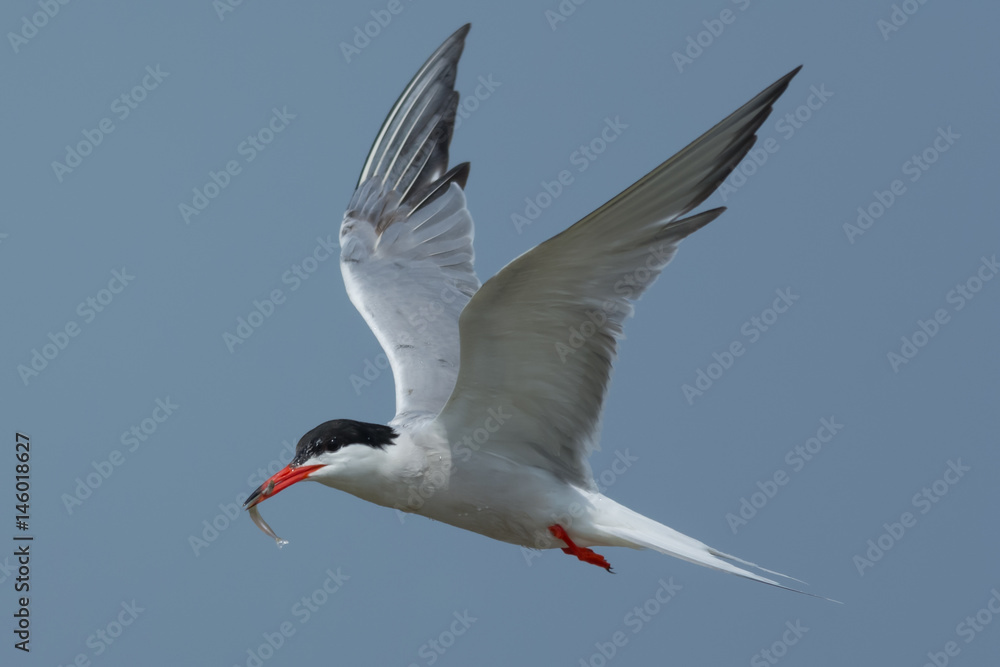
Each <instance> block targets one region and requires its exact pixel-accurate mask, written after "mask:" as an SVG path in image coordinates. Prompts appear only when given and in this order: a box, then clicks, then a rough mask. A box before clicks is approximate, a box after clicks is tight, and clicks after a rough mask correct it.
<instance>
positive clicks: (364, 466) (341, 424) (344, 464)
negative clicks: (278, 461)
mask: <svg viewBox="0 0 1000 667" xmlns="http://www.w3.org/2000/svg"><path fill="white" fill-rule="evenodd" d="M398 435H399V434H398V433H396V431H394V430H393V429H392V427H390V426H382V425H380V424H367V423H365V422H357V421H354V420H352V419H334V420H331V421H328V422H324V423H322V424H320V425H319V426H317V427H316V428H314V429H313V430H311V431H309V432H308V433H306V434H305V435H304V436H302V438H300V439H299V444H298V445H296V447H295V456H294V457H293V458H292V461H291V462H290V463H289V464H288V465H287V466H285V467H284V468H282V469H281V470H279V471H278V472H276V473H275V474H274V475H272V476H271V477H270V479H268V480H267V481H266V482H264V483H263V484H261V485H260V486H259V487H257V490H256V491H254V492H253V493H251V494H250V497H249V498H247V499H246V502H244V503H243V507H244V509H249V508H251V507H253V506H254V505H256V504H258V503H260V502H263V501H264V500H267V499H268V498H270V497H271V496H273V495H274V494H276V493H278V492H279V491H281V490H282V489H286V488H288V487H289V486H291V485H292V484H295V483H296V482H301V481H302V480H305V479H308V480H312V481H315V482H322V483H323V484H326V485H327V486H332V487H334V488H343V489H344V490H348V489H347V488H345V487H349V486H350V485H351V484H352V482H355V481H357V480H363V479H365V478H368V477H370V475H371V474H372V473H373V472H374V471H375V470H377V468H378V466H379V464H380V463H381V462H382V459H383V457H384V456H385V454H384V450H385V448H386V447H388V446H389V445H392V444H393V440H395V439H396V437H397V436H398Z"/></svg>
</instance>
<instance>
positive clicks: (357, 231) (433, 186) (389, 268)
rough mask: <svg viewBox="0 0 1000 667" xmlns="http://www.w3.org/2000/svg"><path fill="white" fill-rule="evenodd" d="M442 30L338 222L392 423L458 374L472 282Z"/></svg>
mask: <svg viewBox="0 0 1000 667" xmlns="http://www.w3.org/2000/svg"><path fill="white" fill-rule="evenodd" d="M468 31H469V26H468V25H465V26H463V27H462V28H460V29H459V30H458V31H456V32H455V34H453V35H452V36H451V37H449V38H448V39H447V40H445V42H444V43H443V44H442V45H441V46H440V47H439V48H438V49H437V50H436V51H435V52H434V53H433V54H432V55H431V57H430V58H429V59H428V60H427V62H426V63H424V65H423V66H422V67H421V68H420V70H419V71H418V72H417V74H416V75H415V76H414V77H413V79H412V80H411V81H410V83H409V85H407V87H406V89H405V90H404V91H403V93H402V95H400V97H399V99H398V100H397V101H396V104H395V105H394V106H393V108H392V110H391V111H390V112H389V115H388V117H387V118H386V120H385V123H384V124H383V125H382V129H381V130H380V131H379V133H378V136H377V137H376V139H375V142H374V144H373V145H372V148H371V151H370V152H369V155H368V158H367V160H366V161H365V165H364V167H363V168H362V170H361V176H360V179H359V181H358V186H357V189H356V190H355V192H354V196H353V197H352V198H351V202H350V204H349V206H348V209H347V212H346V213H345V214H344V221H343V223H342V224H341V228H340V246H341V255H340V266H341V271H342V273H343V275H344V283H345V285H346V287H347V294H348V296H350V298H351V301H352V302H353V303H354V305H355V307H356V308H357V309H358V311H359V312H360V313H361V314H362V316H364V318H365V321H366V322H367V323H368V326H369V327H371V330H372V332H373V333H374V334H375V336H376V338H378V341H379V343H380V344H381V345H382V349H383V350H385V354H386V356H387V357H388V359H389V364H390V366H391V367H392V372H393V375H394V377H395V382H396V417H395V419H394V420H393V423H394V424H396V425H398V424H401V423H403V422H406V421H408V420H411V419H414V418H418V417H421V416H434V415H437V414H438V412H439V411H440V410H441V407H442V406H443V405H444V404H445V401H447V399H448V396H449V395H450V394H451V391H452V389H453V387H454V386H455V378H456V377H457V375H458V363H459V344H458V317H459V314H460V313H461V312H462V309H463V308H464V307H465V305H466V304H467V303H468V301H469V298H470V297H471V296H472V295H473V294H474V293H475V292H476V290H477V289H479V278H477V277H476V273H475V270H474V269H473V259H474V253H473V250H472V239H473V225H472V216H471V215H470V214H469V211H468V210H467V209H466V206H465V194H464V192H463V191H462V188H463V187H464V185H465V180H466V178H467V177H468V173H469V165H468V163H463V164H460V165H457V166H456V167H454V168H453V169H451V170H447V169H448V148H449V144H450V142H451V135H452V130H453V128H454V123H455V109H456V105H457V103H458V93H456V92H455V90H454V84H455V76H456V70H457V66H458V59H459V57H460V56H461V54H462V48H463V45H464V40H465V36H466V34H467V33H468Z"/></svg>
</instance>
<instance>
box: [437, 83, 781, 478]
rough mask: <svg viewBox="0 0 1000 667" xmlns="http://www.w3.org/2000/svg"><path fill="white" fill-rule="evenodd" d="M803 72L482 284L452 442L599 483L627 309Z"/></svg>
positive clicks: (444, 416) (470, 313)
mask: <svg viewBox="0 0 1000 667" xmlns="http://www.w3.org/2000/svg"><path fill="white" fill-rule="evenodd" d="M796 72H798V69H796V70H794V71H792V72H790V73H789V74H788V75H786V76H784V77H782V78H781V79H780V80H778V81H777V82H775V83H774V84H773V85H771V86H770V87H768V88H767V89H766V90H764V91H763V92H762V93H760V94H759V95H757V96H756V97H755V98H753V99H752V100H751V101H750V102H748V103H747V104H745V105H744V106H742V107H740V108H739V109H738V110H736V111H735V112H734V113H733V114H731V115H730V116H729V117H728V118H726V119H725V120H723V121H722V122H721V123H719V124H718V125H716V126H715V127H713V128H712V129H711V130H709V131H708V132H706V133H705V134H703V135H702V136H701V137H699V138H698V139H697V140H695V141H694V142H692V143H691V144H690V145H689V146H687V147H686V148H684V149H683V150H681V151H680V152H679V153H677V154H676V155H674V156H673V157H672V158H670V159H669V160H667V161H666V162H664V163H663V164H661V165H660V166H658V167H656V168H655V169H654V170H653V171H651V172H650V173H648V174H646V175H645V176H644V177H642V178H641V179H640V180H639V181H637V182H636V183H635V184H633V185H632V186H631V187H629V188H628V189H627V190H625V191H624V192H622V193H621V194H619V195H618V196H617V197H615V198H614V199H612V200H611V201H609V202H608V203H606V204H604V205H603V206H602V207H600V208H599V209H597V210H596V211H594V212H593V213H591V214H590V215H588V216H586V217H585V218H583V219H582V220H580V221H579V222H577V223H576V224H574V225H573V226H572V227H570V228H569V229H567V230H566V231H564V232H562V233H561V234H559V235H557V236H555V237H553V238H551V239H549V240H548V241H546V242H544V243H542V244H540V245H538V246H537V247H535V248H534V249H532V250H531V251H529V252H527V253H525V254H524V255H521V256H520V257H518V258H517V259H515V260H514V261H513V262H511V263H510V264H508V265H507V266H506V267H505V268H504V269H503V270H502V271H500V273H498V274H497V275H496V276H495V277H493V278H492V279H490V280H489V281H487V282H486V284H485V285H483V287H482V289H480V290H479V291H478V292H477V293H476V295H475V296H474V297H473V298H472V300H471V301H470V302H469V305H468V306H467V307H466V308H465V310H464V311H463V312H462V316H461V321H460V330H461V347H462V355H461V368H460V371H459V375H458V382H457V384H456V386H455V391H454V392H452V395H451V398H450V399H449V400H448V403H447V405H446V406H445V407H444V409H443V410H442V412H441V415H440V416H439V417H438V422H439V423H440V425H441V426H443V427H444V429H445V430H446V431H447V433H448V438H449V441H450V442H452V443H453V444H455V443H458V442H466V443H475V444H476V448H477V449H481V450H482V451H484V452H489V453H492V454H496V455H498V456H502V457H505V458H508V459H511V460H513V461H516V462H518V463H520V464H523V465H529V466H537V467H540V468H543V469H546V470H549V471H551V472H553V473H554V474H556V475H557V476H559V477H560V478H562V479H563V480H565V481H567V482H570V483H574V484H577V485H580V486H584V487H589V488H593V486H594V482H593V477H592V474H591V471H590V467H589V464H588V463H587V456H588V455H589V454H590V452H591V451H592V450H593V449H594V448H596V446H597V443H598V438H599V431H600V416H601V408H602V403H603V401H604V395H605V392H606V390H607V385H608V380H609V378H610V374H611V365H612V362H613V361H614V358H615V354H616V347H617V344H618V340H619V339H620V338H621V337H622V324H623V321H624V319H625V318H626V317H627V316H629V315H631V314H632V312H633V301H635V300H636V299H637V298H638V297H639V296H640V295H641V294H642V293H643V292H644V291H645V290H646V289H647V288H648V287H649V286H650V285H651V284H652V283H653V281H654V280H655V279H656V277H657V276H658V275H659V273H660V271H661V270H663V268H664V266H666V264H667V262H669V261H670V259H671V258H672V257H673V255H674V252H675V251H676V248H677V244H678V243H679V242H680V241H681V239H683V238H684V237H686V236H687V235H688V234H691V233H692V232H694V231H695V230H697V229H700V228H701V227H703V226H704V225H707V224H708V223H709V222H711V221H712V220H714V219H715V218H716V217H718V216H719V214H721V213H722V211H723V210H725V209H723V208H717V209H713V210H710V211H706V212H704V213H700V214H698V215H694V216H691V217H688V218H684V219H678V218H680V217H681V216H682V215H684V214H685V213H687V212H688V211H690V210H691V209H693V208H694V207H695V206H697V205H698V204H700V203H701V202H702V201H704V200H705V199H706V198H707V197H708V196H709V195H710V194H711V193H712V192H713V191H714V190H715V189H716V188H717V187H718V186H719V185H720V184H721V183H722V182H723V180H724V179H725V178H726V177H727V176H728V175H729V173H730V172H731V171H732V170H733V168H734V167H735V166H736V165H737V164H738V163H739V162H740V160H742V159H743V157H744V156H745V155H746V154H747V152H748V151H749V150H750V148H751V147H752V146H753V144H754V142H755V141H756V136H755V132H756V131H757V129H758V128H759V127H760V126H761V124H762V123H763V122H764V120H765V119H766V118H767V117H768V115H769V114H770V112H771V105H772V104H773V103H774V102H775V101H776V100H777V99H778V97H779V96H780V95H781V94H782V92H784V90H785V88H786V87H787V86H788V83H789V81H791V79H792V77H793V76H795V74H796ZM467 435H468V436H473V437H469V438H468V439H466V437H465V436H467Z"/></svg>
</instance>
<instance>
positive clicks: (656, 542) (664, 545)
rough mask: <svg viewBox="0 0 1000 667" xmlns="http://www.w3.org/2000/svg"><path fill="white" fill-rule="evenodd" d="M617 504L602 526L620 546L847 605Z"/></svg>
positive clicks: (600, 526) (794, 579)
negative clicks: (781, 580)
mask: <svg viewBox="0 0 1000 667" xmlns="http://www.w3.org/2000/svg"><path fill="white" fill-rule="evenodd" d="M609 501H610V499H605V502H609ZM610 502H613V501H610ZM615 505H617V507H614V508H610V507H609V508H608V510H610V512H609V514H613V516H609V517H608V519H609V520H608V521H606V522H605V523H604V524H603V525H600V524H598V527H599V528H600V530H601V531H602V532H604V533H605V534H606V535H607V536H609V537H612V538H616V539H617V540H620V542H618V543H617V544H618V545H620V546H629V547H632V548H633V549H653V550H654V551H659V552H660V553H664V554H667V555H668V556H673V557H675V558H681V559H683V560H686V561H688V562H691V563H695V564H696V565H703V566H705V567H710V568H712V569H715V570H721V571H722V572H729V573H730V574H735V575H738V576H740V577H744V578H746V579H752V580H754V581H759V582H761V583H764V584H769V585H771V586H777V587H778V588H783V589H785V590H787V591H793V592H795V593H802V594H803V595H809V596H811V597H814V598H820V599H822V600H829V601H830V602H836V603H837V604H843V603H841V602H839V601H838V600H831V599H830V598H827V597H823V596H822V595H815V594H813V593H807V592H806V591H802V590H799V589H797V588H792V587H791V586H785V585H783V584H780V583H778V582H777V581H774V580H773V579H769V578H768V577H765V576H763V575H760V574H757V573H755V572H751V571H750V570H747V569H744V568H742V567H739V566H738V565H734V563H739V564H740V565H745V566H747V567H752V568H755V569H757V570H760V571H761V572H766V573H768V574H772V575H775V576H778V577H784V578H785V579H791V580H792V581H797V582H799V583H800V584H805V582H804V581H801V580H799V579H796V578H794V577H789V576H788V575H787V574H782V573H780V572H775V571H773V570H768V569H767V568H763V567H761V566H760V565H757V564H756V563H751V562H749V561H745V560H743V559H741V558H737V557H736V556H730V555H729V554H727V553H723V552H721V551H719V550H718V549H713V548H712V547H710V546H708V545H707V544H704V543H702V542H699V541H698V540H696V539H694V538H693V537H688V536H687V535H685V534H684V533H680V532H678V531H676V530H674V529H673V528H670V527H669V526H664V525H663V524H662V523H659V522H657V521H654V520H652V519H650V518H649V517H645V516H643V515H641V514H639V513H638V512H634V511H632V510H630V509H628V508H627V507H625V506H623V505H618V504H617V503H615ZM606 516H607V515H606ZM608 524H611V525H608Z"/></svg>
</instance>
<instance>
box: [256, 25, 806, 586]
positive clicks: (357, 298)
mask: <svg viewBox="0 0 1000 667" xmlns="http://www.w3.org/2000/svg"><path fill="white" fill-rule="evenodd" d="M467 32H468V26H464V27H463V28H461V29H460V30H458V31H457V32H456V33H455V34H454V35H452V36H451V37H450V38H448V40H446V41H445V42H444V44H442V45H441V47H440V48H438V50H437V51H435V53H434V54H433V55H432V56H431V57H430V58H429V59H428V61H427V62H426V63H425V64H424V65H423V67H421V69H420V70H419V71H418V72H417V74H416V76H414V78H413V79H412V80H411V81H410V83H409V84H408V85H407V87H406V89H405V90H404V91H403V94H402V95H401V96H400V98H399V100H398V101H397V102H396V104H395V105H394V106H393V109H392V111H391V112H390V113H389V116H388V118H387V119H386V121H385V123H384V124H383V126H382V129H381V130H380V131H379V134H378V136H377V138H376V140H375V143H374V145H373V146H372V149H371V152H370V153H369V156H368V159H367V160H366V162H365V165H364V167H363V169H362V171H361V176H360V178H359V181H358V185H357V188H356V190H355V192H354V196H353V197H352V199H351V202H350V204H349V206H348V210H347V212H346V213H345V215H344V220H343V223H342V225H341V232H340V242H341V269H342V273H343V276H344V281H345V285H346V288H347V292H348V294H349V296H350V297H351V300H352V302H353V303H354V305H355V306H356V307H357V308H358V310H359V311H360V312H361V314H362V315H363V316H364V318H365V320H366V321H367V322H368V324H369V326H370V327H371V329H372V331H373V333H374V334H375V336H376V337H377V338H378V340H379V342H380V343H381V345H382V347H383V349H384V350H385V353H386V355H387V356H388V358H389V362H390V364H391V366H392V371H393V375H394V378H395V382H396V416H395V418H394V419H393V420H392V421H391V422H390V423H389V426H391V427H392V428H393V429H394V431H395V433H392V432H389V431H388V429H386V428H385V427H381V426H377V425H364V424H360V423H357V422H350V423H348V422H349V420H336V421H333V422H328V423H327V424H325V425H321V426H319V427H317V428H316V429H314V431H312V432H310V433H309V434H306V436H304V437H303V440H302V441H300V443H299V449H298V450H297V452H296V458H295V459H294V460H293V462H292V464H290V466H289V468H288V469H286V470H285V471H283V472H282V473H280V474H279V475H276V476H275V479H278V478H279V477H280V479H281V480H283V481H282V482H281V483H282V488H283V486H284V485H287V484H289V483H294V481H297V480H298V479H304V478H306V476H308V478H309V479H312V480H314V481H319V482H322V483H323V484H326V485H328V486H331V487H334V488H337V489H341V490H343V491H347V492H348V493H352V494H354V495H356V496H358V497H360V498H362V499H364V500H368V501H370V502H373V503H377V504H379V505H384V506H386V507H392V508H395V509H399V510H403V511H407V512H413V513H415V514H420V515H423V516H426V517H429V518H431V519H435V520H437V521H442V522H444V523H448V524H451V525H453V526H456V527H458V528H462V529H465V530H469V531H473V532H476V533H479V534H481V535H485V536H487V537H491V538H493V539H495V540H500V541H503V542H509V543H512V544H517V545H521V546H525V547H533V548H540V549H550V548H563V547H566V546H567V544H566V543H565V542H564V541H563V540H562V539H557V538H556V537H554V536H553V534H552V533H551V532H550V530H549V529H550V527H552V526H555V525H558V526H561V527H562V528H563V529H564V530H565V531H566V534H567V536H568V537H569V538H570V539H571V540H572V542H573V543H575V545H576V546H578V547H590V546H625V547H632V548H650V549H655V550H658V551H661V552H663V553H666V554H670V555H672V556H676V557H678V558H683V559H685V560H688V561H691V562H694V563H697V564H700V565H705V566H708V567H713V568H716V569H719V570H724V571H727V572H731V573H734V574H738V575H740V576H743V577H747V578H750V579H754V580H756V581H762V582H765V583H769V584H773V585H776V586H778V585H779V584H777V583H775V582H774V581H772V580H771V579H768V578H766V577H763V576H761V575H758V574H755V573H752V572H750V571H748V570H746V569H743V568H741V567H738V566H736V565H734V564H733V561H736V562H740V563H743V564H744V565H752V564H749V563H746V562H745V561H740V560H739V559H737V558H735V557H732V556H727V555H725V554H723V553H721V552H718V551H716V550H714V549H712V548H710V547H708V546H706V545H704V544H702V543H701V542H699V541H697V540H695V539H693V538H690V537H687V536H685V535H682V534H681V533H678V532H677V531H675V530H673V529H671V528H668V527H667V526H664V525H662V524H660V523H657V522H656V521H653V520H652V519H648V518H646V517H644V516H642V515H640V514H637V513H635V512H633V511H632V510H629V509H628V508H626V507H623V506H622V505H620V504H618V503H616V502H615V501H613V500H611V499H609V498H606V497H605V496H603V495H601V494H600V493H599V492H598V490H597V485H596V484H595V482H594V479H593V475H592V473H591V470H590V466H589V464H588V462H587V458H588V456H589V455H590V453H591V452H592V451H593V450H594V449H596V448H597V447H598V444H599V441H600V415H601V410H602V407H603V403H604V397H605V394H606V392H607V387H608V381H609V379H610V374H611V366H612V362H613V361H614V357H615V354H616V351H617V346H618V343H619V340H620V339H621V338H622V337H623V333H622V332H623V327H624V322H625V320H626V318H627V317H629V316H630V315H632V313H633V312H634V302H635V301H636V300H637V299H638V298H639V297H640V296H641V295H642V293H643V292H644V291H645V290H646V289H647V288H648V287H649V286H650V285H651V284H652V283H653V282H654V281H655V280H656V278H657V276H658V275H659V274H660V272H661V271H662V270H663V268H664V267H665V266H666V265H667V263H668V262H669V261H670V260H671V258H673V256H674V254H675V252H676V249H677V245H678V244H679V243H680V241H681V240H682V239H684V238H685V237H686V236H688V235H689V234H691V233H692V232H694V231H696V230H697V229H700V228H701V227H703V226H704V225H706V224H708V223H709V222H711V221H712V220H714V219H715V218H717V217H718V216H719V215H720V214H721V213H722V212H723V210H724V209H713V210H710V211H706V212H703V213H700V214H697V215H693V216H690V217H683V216H685V215H686V214H687V213H688V212H689V211H691V210H692V209H693V208H694V207H696V206H698V205H699V204H700V203H701V202H702V201H704V200H705V199H706V198H707V197H708V196H709V195H710V194H711V193H712V192H713V191H714V190H715V189H716V187H718V185H719V184H721V183H722V181H723V180H724V179H725V177H726V176H727V175H728V174H729V173H730V172H731V171H732V169H733V168H734V167H735V166H736V165H737V164H738V163H739V161H740V160H741V159H742V158H743V157H744V156H745V155H746V154H747V152H748V151H749V150H750V147H751V146H752V145H753V143H754V141H755V132H756V130H757V129H758V128H759V127H760V125H761V124H762V123H763V122H764V119H766V118H767V116H768V114H769V113H770V111H771V105H772V104H773V103H774V102H775V101H776V100H777V99H778V97H779V96H780V95H781V93H782V92H783V91H784V90H785V88H786V87H787V85H788V83H789V81H790V80H791V78H792V76H794V74H795V71H793V72H791V73H790V74H788V75H786V76H785V77H783V78H782V79H780V80H779V81H777V82H775V83H774V84H773V85H771V86H770V87H768V88H767V89H766V90H764V91H763V92H762V93H760V94H759V95H757V96H756V97H754V98H753V99H752V100H751V101H750V102H748V103H747V104H745V105H744V106H743V107H741V108H740V109H738V110H737V111H736V112H734V113H733V114H731V115H730V116H729V117H727V118H726V119H725V120H723V121H722V122H720V123H719V124H718V125H716V126H715V127H713V128H712V129H711V130H709V131H708V132H706V133H705V134H704V135H702V136H701V137H700V138H698V139H697V140H696V141H694V142H693V143H691V144H690V145H688V146H687V147H686V148H684V149H683V150H681V151H680V152H679V153H677V154H676V155H675V156H674V157H672V158H670V159H669V160H667V161H666V162H664V163H663V164H661V165H659V166H658V167H656V168H655V169H654V170H653V171H651V172H650V173H648V174H647V175H646V176H644V177H643V178H641V179H640V180H639V181H637V182H636V183H635V184H634V185H632V186H631V187H630V188H628V189H627V190H625V191H624V192H622V193H621V194H619V195H618V196H617V197H615V198H613V199H612V200H611V201H609V202H608V203H607V204H605V205H604V206H602V207H600V208H599V209H597V210H596V211H594V212H593V213H591V214H590V215H588V216H586V217H585V218H583V219H582V220H580V221H579V222H577V223H576V224H574V225H572V226H571V227H570V228H569V229H567V230H565V231H564V232H562V233H561V234H559V235H558V236H556V237H553V238H552V239H549V240H548V241H546V242H545V243H542V244H540V245H539V246H537V247H535V248H533V249H532V250H530V251H529V252H527V253H525V254H523V255H521V256H520V257H518V258H517V259H515V260H514V261H512V262H511V263H510V264H508V265H507V266H506V267H505V268H504V269H503V270H502V271H500V272H499V273H498V274H497V275H496V276H494V277H493V278H492V279H490V280H489V281H487V282H486V283H485V284H482V285H481V284H480V281H479V278H478V277H477V276H476V273H475V270H474V268H473V259H474V253H473V248H472V239H473V224H472V216H471V215H470V213H469V211H468V208H467V207H466V201H465V193H464V186H465V180H466V178H467V177H468V174H469V168H468V164H460V165H457V166H455V167H453V168H451V169H448V150H449V144H450V140H451V132H452V129H453V127H454V114H455V109H456V106H457V103H458V94H457V93H456V92H455V90H454V83H455V78H456V70H457V63H458V59H459V56H460V55H461V52H462V48H463V45H464V39H465V35H466V33H467ZM796 71H797V70H796ZM587 322H589V323H592V324H593V326H592V327H591V330H592V334H591V335H588V336H587V337H586V338H585V340H582V341H581V340H579V339H577V340H575V341H574V340H572V339H571V338H570V336H571V332H572V331H574V330H576V329H578V328H579V327H580V325H581V324H583V323H587ZM324 427H327V428H326V430H324ZM372 427H373V428H372ZM366 429H367V430H366ZM345 434H349V435H345ZM348 438H354V440H353V441H350V440H348ZM359 440H364V442H360V441H359ZM305 466H310V467H309V468H308V469H307V468H306V467H305ZM296 470H298V472H296ZM273 488H275V487H274V484H271V485H270V486H266V485H265V487H262V489H263V491H261V490H259V491H258V493H255V494H254V496H252V497H251V499H250V500H248V503H249V502H259V499H258V497H260V499H263V498H264V497H267V496H268V495H270V493H271V490H272V489H273ZM569 546H570V547H571V549H570V550H569V551H568V552H572V553H574V554H575V555H577V556H578V557H581V559H582V560H584V558H583V557H582V556H580V554H579V550H577V551H574V550H573V549H575V547H574V544H570V545H569ZM584 551H585V550H584ZM588 562H594V561H592V560H589V561H588ZM595 564H599V563H595ZM602 566H605V567H606V566H607V565H606V564H603V563H602ZM768 572H769V571H768Z"/></svg>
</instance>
